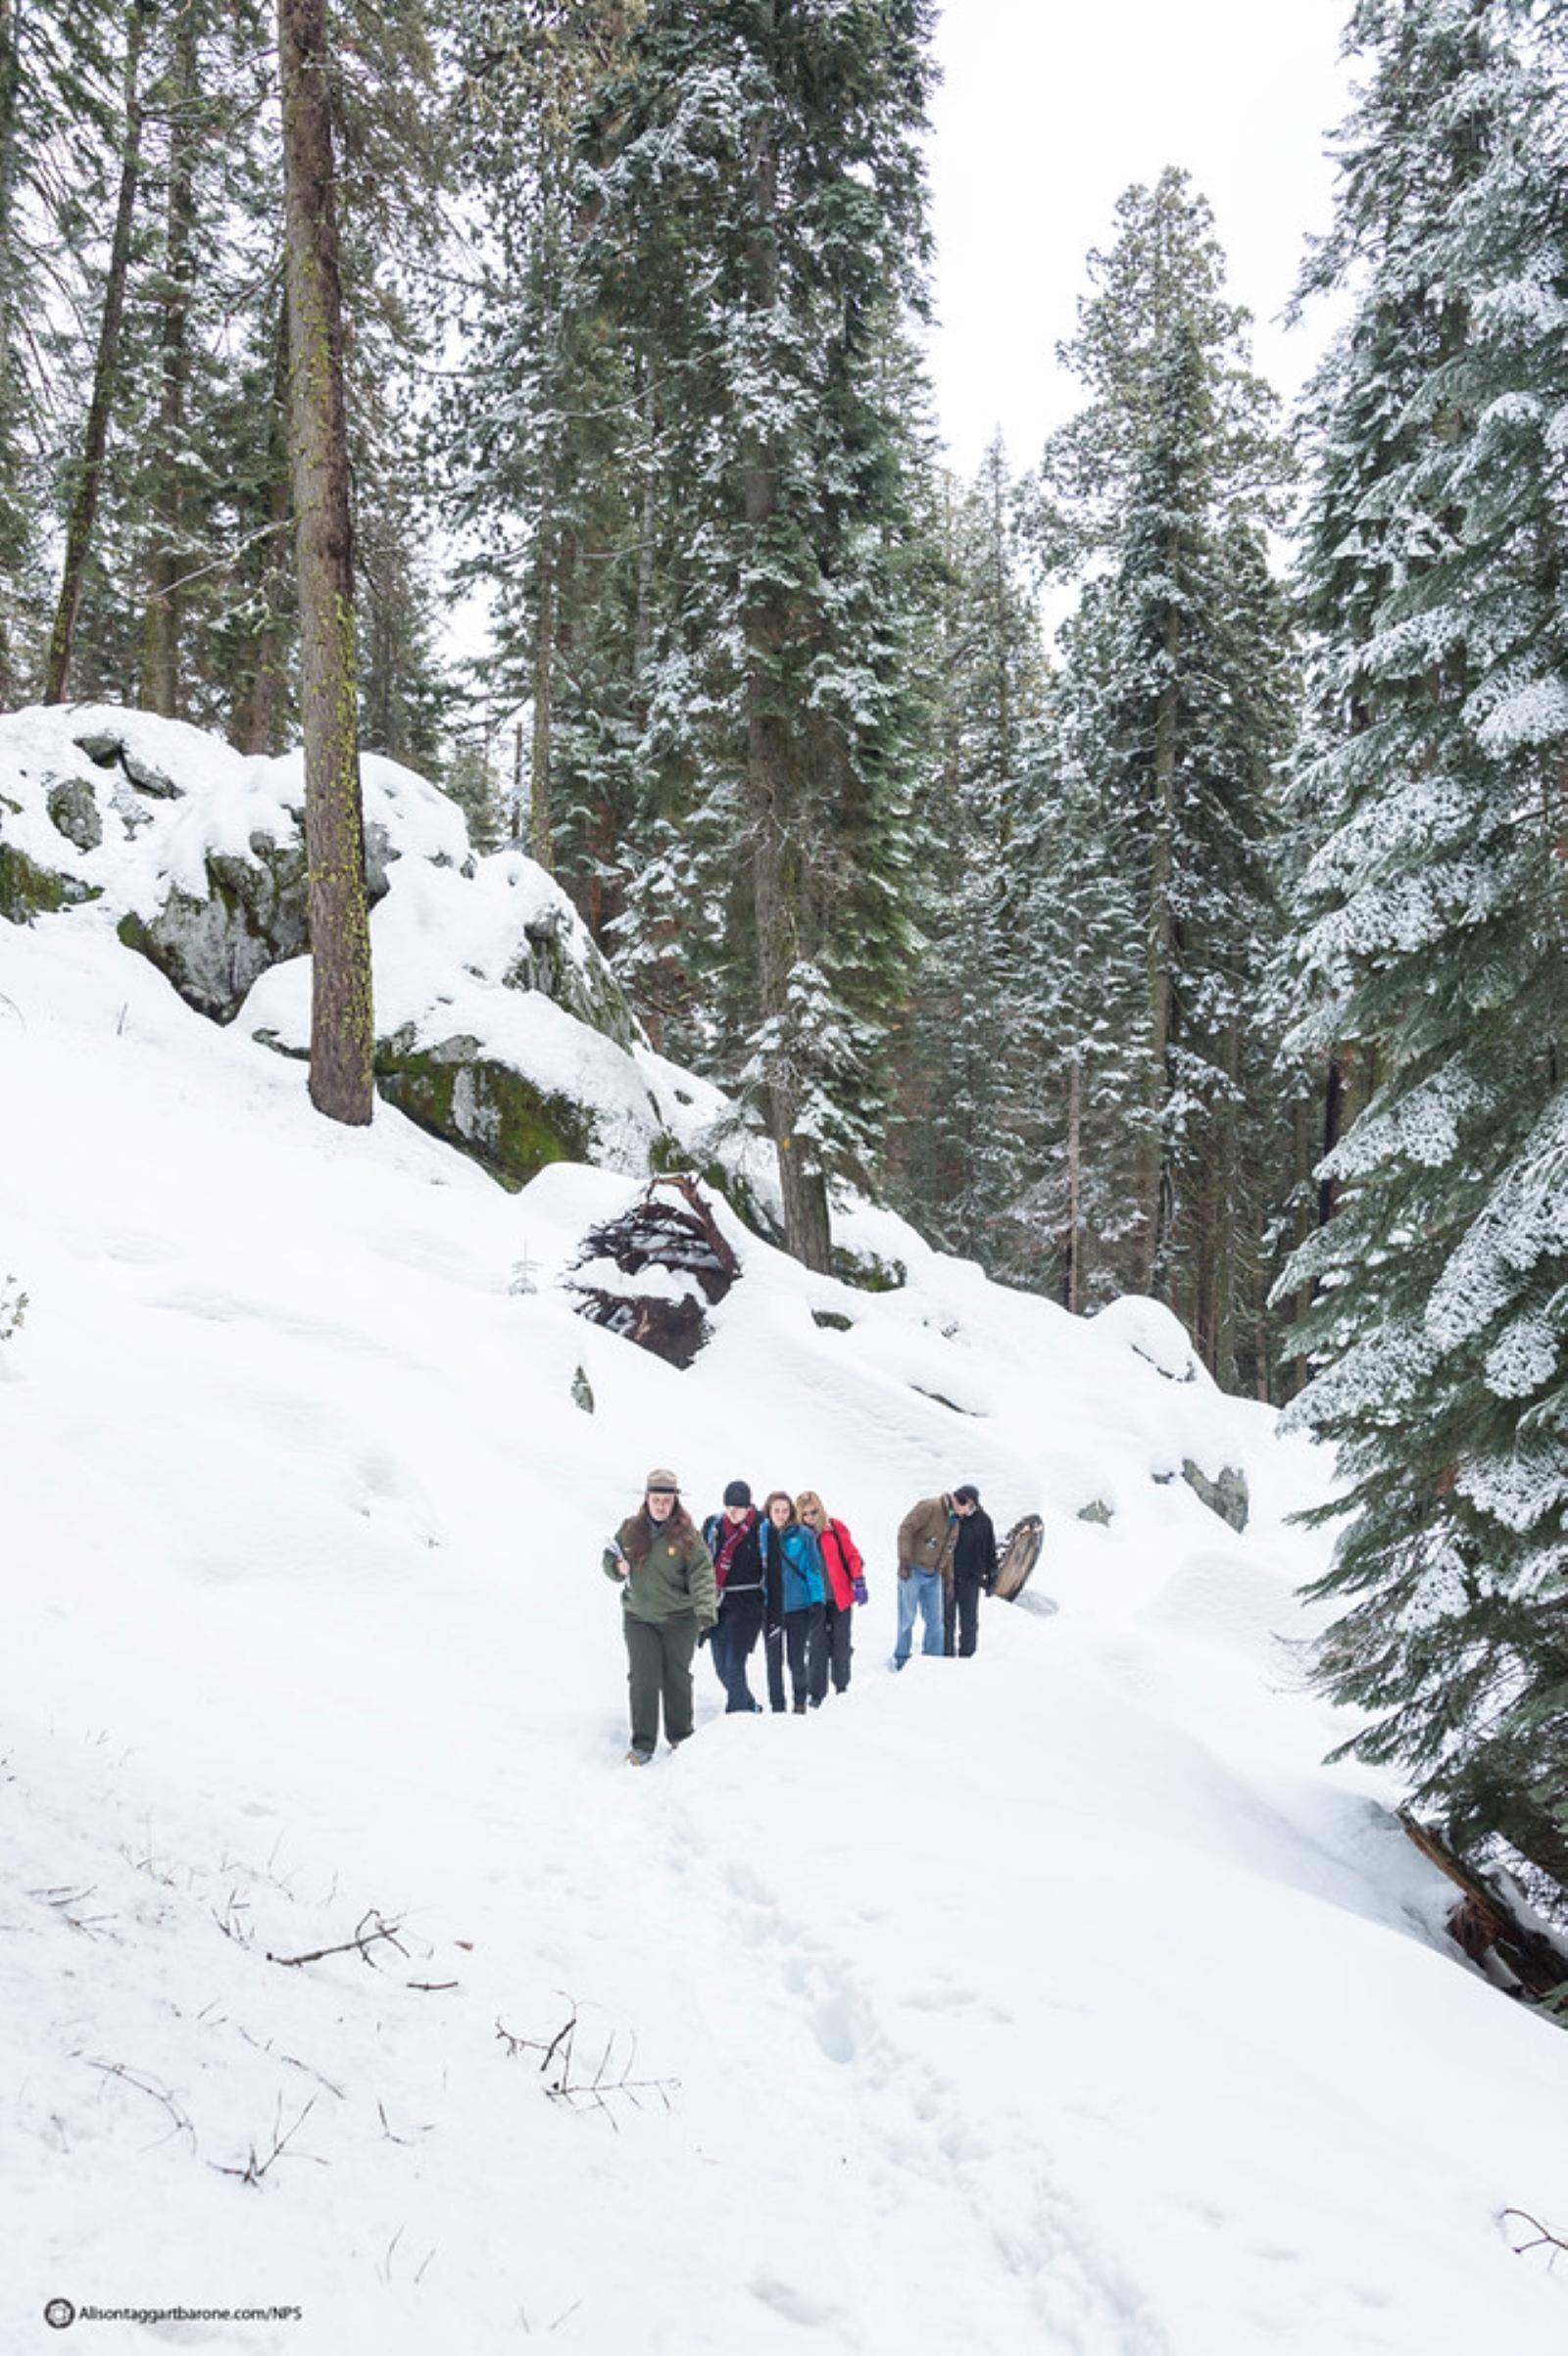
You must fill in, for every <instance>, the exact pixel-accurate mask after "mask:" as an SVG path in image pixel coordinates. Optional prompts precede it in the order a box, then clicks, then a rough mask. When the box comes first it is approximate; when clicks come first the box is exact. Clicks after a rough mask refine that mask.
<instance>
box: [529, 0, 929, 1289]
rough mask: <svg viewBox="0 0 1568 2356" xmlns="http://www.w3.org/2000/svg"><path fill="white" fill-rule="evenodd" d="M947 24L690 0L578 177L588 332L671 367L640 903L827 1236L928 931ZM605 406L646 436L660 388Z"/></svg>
mask: <svg viewBox="0 0 1568 2356" xmlns="http://www.w3.org/2000/svg"><path fill="white" fill-rule="evenodd" d="M928 33H929V10H928V8H927V6H926V4H925V0H833V4H832V5H829V4H828V0H758V4H757V5H752V6H747V7H740V6H711V7H705V8H703V9H701V10H698V11H695V12H694V11H692V10H690V9H689V8H685V7H678V6H675V5H673V0H662V4H658V5H655V6H653V7H651V8H650V9H649V10H648V12H647V15H646V17H645V19H644V21H643V23H642V25H640V27H639V28H638V30H637V31H636V32H635V33H634V35H633V37H632V39H631V42H630V45H629V49H628V54H627V59H626V64H625V67H624V69H623V70H622V71H621V72H619V73H618V74H613V75H612V76H611V77H610V78H609V79H608V80H607V81H606V83H605V84H604V85H603V86H602V88H601V90H600V92H599V95H598V97H597V99H596V102H595V105H594V107H593V109H592V112H591V115H590V119H589V123H588V125H587V131H586V137H585V146H584V155H585V170H584V172H583V173H582V175H581V177H580V178H579V180H578V182H577V183H576V188H577V198H578V202H579V204H580V206H581V208H582V214H583V220H582V224H581V233H580V238H579V240H578V243H577V246H576V250H575V252H574V255H573V258H572V265H571V276H570V287H569V296H568V306H567V313H566V329H565V332H566V335H567V337H568V338H569V339H571V341H572V342H573V343H574V344H575V345H577V346H578V348H583V347H586V348H588V349H592V348H593V347H594V344H595V340H596V338H599V337H602V338H605V339H607V340H609V341H612V342H613V343H614V344H615V345H616V346H617V347H619V348H620V349H621V350H623V351H629V352H630V353H631V354H632V355H634V356H635V358H634V363H633V365H634V366H635V367H637V368H641V369H642V370H643V371H645V372H646V373H645V376H644V378H643V385H644V388H645V400H644V405H643V411H642V414H641V416H640V417H639V419H638V421H639V425H640V429H641V430H642V431H644V432H647V433H650V434H652V436H653V437H654V446H655V448H656V449H657V452H658V462H659V473H660V485H661V495H662V508H663V513H664V515H665V517H666V519H667V520H666V523H665V527H664V528H665V531H666V533H667V540H666V543H665V555H664V571H665V574H666V577H668V579H669V580H670V584H671V590H670V595H669V597H668V599H667V601H662V611H660V612H658V614H657V615H656V618H655V621H654V627H653V634H652V641H651V645H650V649H649V658H648V662H649V668H648V675H647V687H646V697H647V719H646V724H645V726H644V729H643V734H642V740H641V744H640V746H639V760H640V761H641V762H642V763H643V764H644V768H645V775H647V776H649V778H650V780H651V781H653V780H657V795H656V796H655V797H651V798H650V799H651V800H652V805H653V806H652V808H651V809H650V810H649V813H648V814H649V821H650V822H649V826H648V832H647V834H646V835H645V838H644V844H645V856H646V854H647V852H651V853H652V857H651V858H649V859H648V860H647V863H646V864H645V866H644V867H643V870H642V872H641V874H640V875H639V876H638V878H637V879H636V883H635V886H634V889H633V891H632V893H631V895H630V901H629V906H628V908H627V911H626V915H625V917H624V918H623V919H622V932H623V936H626V935H629V936H630V942H631V945H632V950H633V954H632V957H631V959H630V964H631V966H632V969H633V970H640V971H641V973H642V974H644V975H646V973H647V971H648V969H649V966H650V965H651V964H657V966H658V968H659V970H660V972H661V975H662V980H663V985H664V986H663V995H664V997H665V1000H666V1004H667V1006H668V1032H667V1036H668V1038H669V1040H670V1044H671V1045H672V1046H673V1047H674V1048H676V1049H677V1050H681V1051H684V1052H686V1053H694V1054H697V1055H700V1056H701V1057H702V1059H703V1060H705V1061H710V1062H716V1063H717V1065H718V1067H719V1068H720V1069H721V1070H724V1071H725V1072H726V1073H727V1074H728V1075H729V1076H730V1077H732V1078H733V1079H735V1080H736V1082H737V1083H738V1085H739V1086H740V1088H741V1089H742V1091H743V1093H744V1094H745V1095H746V1096H747V1097H748V1099H749V1100H750V1102H751V1103H752V1104H755V1106H756V1107H757V1109H758V1112H759V1114H760V1119H761V1121H762V1124H763V1125H764V1126H765V1128H766V1129H767V1131H768V1133H769V1134H770V1135H771V1136H772V1137H773V1139H774V1141H775V1144H776V1146H777V1148H778V1152H779V1166H780V1172H781V1178H782V1181H783V1187H784V1198H785V1211H786V1225H787V1228H788V1232H789V1235H790V1240H791V1245H792V1248H793V1249H795V1250H796V1251H798V1252H800V1253H801V1255H802V1256H803V1257H805V1258H807V1259H808V1260H809V1262H811V1264H815V1265H825V1264H826V1259H827V1252H828V1220H827V1198H826V1187H825V1181H826V1176H827V1174H828V1173H829V1172H830V1171H831V1170H833V1169H836V1168H852V1167H855V1166H858V1163H859V1162H860V1160H861V1158H862V1157H863V1156H864V1155H865V1154H866V1153H869V1152H871V1151H872V1150H873V1149H874V1146H875V1144H876V1140H877V1137H878V1132H879V1128H880V1122H881V1116H882V1108H883V1102H884V1093H885V1081H884V1065H883V1056H882V1047H883V1042H884V1040H885V1037H886V1033H887V1027H888V1024H889V1021H890V1019H891V1018H892V1015H893V1013H894V1011H895V1008H896V1006H897V1005H898V1003H899V1000H900V997H901V994H902V993H903V991H904V989H905V987H906V985H907V968H908V962H909V957H910V944H909V938H908V933H907V921H906V906H907V893H908V865H909V854H910V839H909V832H908V815H909V804H910V796H911V792H912V789H913V786H914V784H915V781H916V779H917V777H918V775H919V773H920V768H921V761H922V758H923V755H922V742H923V737H924V733H925V730H926V727H927V712H926V709H925V699H924V696H923V694H922V692H921V689H920V686H919V683H918V682H917V681H916V680H914V679H913V678H912V676H911V674H910V670H909V667H908V664H907V654H908V651H909V647H910V644H911V638H912V632H913V629H914V627H915V620H916V613H917V599H918V587H919V582H920V579H921V577H922V571H923V567H924V563H925V559H924V552H923V549H922V547H921V545H920V540H919V534H918V532H917V529H916V521H915V517H916V508H915V484H916V481H917V478H918V472H919V466H920V457H921V443H920V432H921V420H920V418H919V417H918V415H917V414H916V412H915V409H914V401H915V387H916V384H917V376H916V371H915V368H914V366H913V362H912V360H911V358H910V355H909V351H908V347H907V330H906V323H905V322H906V319H907V315H908V314H909V313H910V312H911V311H918V309H919V308H920V307H921V305H922V304H923V300H924V289H923V271H924V264H925V258H926V233H925V227H924V216H923V203H924V187H923V174H922V168H921V161H920V154H919V144H918V142H919V135H920V132H921V129H922V126H923V110H924V102H925V96H926V89H927V84H928V79H929V71H930V69H929V63H928V60H927V56H926V42H927V38H928ZM606 407H607V408H608V409H609V410H610V413H611V415H613V417H616V418H618V419H619V420H620V421H621V426H620V438H621V443H622V447H624V442H625V438H626V437H625V423H624V421H625V419H626V417H627V415H628V411H629V409H630V408H631V405H630V404H629V403H628V402H627V401H626V400H625V399H624V398H622V399H621V400H619V401H613V402H612V403H610V404H607V405H606ZM632 414H633V415H634V416H636V415H637V413H636V412H635V411H632ZM661 845H662V849H661Z"/></svg>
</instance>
